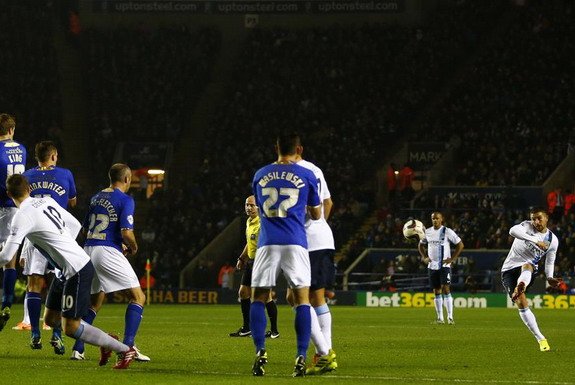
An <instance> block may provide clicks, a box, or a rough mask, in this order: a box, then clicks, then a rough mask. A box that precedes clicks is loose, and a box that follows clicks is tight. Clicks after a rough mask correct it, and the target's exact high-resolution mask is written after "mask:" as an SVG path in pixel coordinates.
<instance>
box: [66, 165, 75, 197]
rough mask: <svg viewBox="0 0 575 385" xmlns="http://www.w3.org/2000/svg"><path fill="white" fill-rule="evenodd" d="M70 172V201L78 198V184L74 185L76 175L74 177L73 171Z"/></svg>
mask: <svg viewBox="0 0 575 385" xmlns="http://www.w3.org/2000/svg"><path fill="white" fill-rule="evenodd" d="M67 171H68V185H69V187H68V192H69V193H68V199H74V198H76V183H74V175H72V171H70V170H67Z"/></svg>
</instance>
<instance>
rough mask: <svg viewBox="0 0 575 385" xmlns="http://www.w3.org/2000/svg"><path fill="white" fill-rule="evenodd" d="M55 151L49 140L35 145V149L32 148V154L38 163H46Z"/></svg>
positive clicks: (54, 145)
mask: <svg viewBox="0 0 575 385" xmlns="http://www.w3.org/2000/svg"><path fill="white" fill-rule="evenodd" d="M57 151H58V149H57V148H56V144H54V142H52V141H50V140H44V141H42V142H39V143H36V147H34V154H35V156H36V160H37V161H38V162H46V161H47V160H48V159H49V158H50V155H52V153H54V152H57Z"/></svg>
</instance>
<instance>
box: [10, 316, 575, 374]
mask: <svg viewBox="0 0 575 385" xmlns="http://www.w3.org/2000/svg"><path fill="white" fill-rule="evenodd" d="M124 309H125V307H124V306H123V305H105V306H104V308H103V309H102V311H101V312H100V315H99V316H98V318H97V319H96V325H97V326H98V327H100V328H102V329H104V330H107V331H114V332H119V333H120V334H121V332H122V330H123V322H124V321H123V314H124ZM331 310H332V314H333V320H334V324H333V335H334V338H333V340H334V349H335V350H336V352H337V354H338V363H339V369H338V371H337V372H334V373H333V374H329V375H324V376H320V377H311V376H310V377H307V378H303V379H300V378H296V379H294V378H291V377H290V375H291V371H292V365H293V359H294V355H295V335H294V331H293V313H292V311H291V310H290V309H289V308H288V307H286V306H280V307H279V317H280V332H281V337H280V338H279V339H277V340H271V341H269V340H268V342H267V348H268V355H269V359H270V362H269V364H268V365H267V366H266V376H265V377H263V378H254V377H252V376H251V373H250V369H251V365H252V360H253V357H254V348H253V344H252V341H251V339H250V338H230V337H228V333H229V332H231V331H233V330H235V329H237V327H238V326H239V325H240V319H241V316H240V309H239V305H238V306H225V305H221V306H185V305H180V306H178V305H152V306H150V307H148V308H146V310H145V317H144V320H143V322H142V325H141V328H140V333H139V335H138V339H137V343H138V346H139V347H140V349H141V350H142V352H143V353H145V354H147V355H149V356H150V357H151V358H152V361H151V362H149V363H136V362H134V363H133V364H132V365H131V366H130V368H129V369H128V370H126V371H114V370H112V369H111V365H110V364H109V365H108V366H107V367H98V364H97V361H98V355H99V352H98V349H97V348H95V347H92V346H88V347H87V349H86V355H87V357H88V358H89V360H86V361H83V362H75V361H71V360H69V352H68V351H67V352H66V355H65V356H64V357H61V356H56V355H54V354H53V351H52V349H51V347H50V346H49V344H48V340H49V336H50V332H44V334H43V337H44V345H45V346H44V349H43V350H39V351H38V350H37V351H33V350H31V349H30V348H29V346H28V342H29V333H28V332H16V331H13V330H10V328H11V327H12V326H13V325H14V324H15V323H16V322H17V321H19V320H20V317H21V314H22V305H15V306H14V308H13V318H12V319H11V320H10V322H9V324H8V325H7V327H6V329H5V330H4V331H2V332H1V333H0V372H1V373H2V383H3V384H9V383H10V384H25V383H26V384H28V383H30V384H31V383H37V382H38V380H40V381H41V382H42V383H47V384H53V385H60V384H76V385H83V384H102V385H122V384H244V383H245V384H248V383H249V384H257V383H273V384H284V383H286V384H287V383H291V384H293V383H294V382H300V381H303V382H306V383H318V384H330V385H332V384H343V383H345V384H358V383H361V384H382V383H385V384H432V383H435V384H457V383H463V384H514V383H521V384H529V383H530V384H575V376H574V375H575V369H574V361H575V360H574V359H575V338H574V337H575V332H574V327H573V325H575V312H573V311H572V310H536V311H535V314H536V316H537V319H538V321H539V325H540V326H541V330H542V332H543V333H544V334H545V335H546V337H547V339H548V340H549V343H550V345H551V349H552V351H551V352H547V353H541V352H539V349H538V344H537V342H536V341H535V339H534V338H533V337H532V335H531V334H530V333H529V332H528V331H527V329H526V327H525V326H524V325H523V323H522V322H521V320H520V319H519V316H518V314H517V311H516V310H511V309H456V312H455V316H456V322H457V324H456V325H454V326H448V325H434V324H432V323H431V321H432V320H433V319H434V312H433V309H431V308H424V309H412V308H404V309H398V308H386V309H382V308H356V307H336V306H333V307H331ZM71 342H72V341H71V339H66V347H67V348H68V349H69V348H70V347H71Z"/></svg>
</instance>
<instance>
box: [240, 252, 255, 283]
mask: <svg viewBox="0 0 575 385" xmlns="http://www.w3.org/2000/svg"><path fill="white" fill-rule="evenodd" d="M253 269H254V260H253V259H249V260H248V261H247V262H246V266H245V267H244V269H243V274H242V281H241V284H242V285H243V286H248V287H252V271H253Z"/></svg>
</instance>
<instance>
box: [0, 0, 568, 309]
mask: <svg viewBox="0 0 575 385" xmlns="http://www.w3.org/2000/svg"><path fill="white" fill-rule="evenodd" d="M2 8H3V11H2V12H1V14H0V36H1V39H0V52H1V54H0V55H1V62H2V70H1V71H0V85H1V91H0V110H1V112H7V113H10V114H13V115H14V116H15V117H16V119H17V131H16V135H15V139H16V140H18V141H21V142H23V143H24V144H25V145H26V146H27V148H28V150H29V152H30V153H32V149H33V146H34V144H35V143H36V142H38V141H40V140H46V139H50V140H53V141H55V142H56V143H57V144H58V146H59V148H60V154H61V156H60V164H61V165H62V166H64V167H68V168H70V169H71V170H72V171H73V172H74V174H75V177H76V180H77V185H78V190H79V204H78V207H77V208H76V209H75V210H74V214H75V215H77V216H78V218H80V219H81V218H82V217H83V215H84V214H85V210H86V201H87V199H88V198H89V197H90V196H91V195H92V194H93V193H94V192H96V191H97V190H98V189H100V188H103V187H105V185H106V183H107V179H106V172H107V170H108V168H109V166H110V165H111V164H112V163H113V162H117V161H123V162H127V163H128V164H129V165H130V166H131V167H132V169H133V170H134V186H133V189H132V190H131V192H132V194H133V195H134V197H135V198H136V232H137V235H138V240H139V243H140V245H141V252H140V253H139V254H138V256H137V257H136V258H135V259H134V260H133V263H134V267H135V268H136V271H137V273H138V274H139V275H140V276H143V275H144V273H145V272H144V267H145V263H146V260H147V259H150V261H151V266H152V275H153V276H154V278H155V287H156V288H162V289H170V288H172V289H175V288H182V289H184V288H185V289H201V290H205V289H216V288H218V273H219V272H220V268H221V267H222V266H223V265H225V264H226V263H229V264H234V263H235V262H234V261H235V259H236V258H237V256H238V255H239V253H240V251H241V249H242V247H243V225H244V213H243V201H244V199H245V197H246V196H247V195H249V194H250V182H251V177H252V176H253V173H254V171H255V170H256V169H258V168H259V167H261V166H262V165H264V164H265V163H267V162H271V161H273V160H274V152H273V143H274V139H275V135H276V133H277V132H278V131H280V130H293V131H297V132H299V133H301V134H302V135H303V138H304V147H305V152H304V155H305V157H306V159H308V160H310V161H313V162H315V163H316V164H317V165H319V166H320V167H321V168H322V169H323V170H324V172H325V174H326V179H327V181H328V183H329V186H330V190H331V193H332V198H333V201H334V204H335V206H334V211H333V215H332V217H331V218H330V221H329V222H330V225H331V227H332V229H333V231H334V234H335V237H336V246H337V257H336V260H337V267H338V282H337V285H336V287H334V289H335V290H336V291H339V290H342V289H343V288H344V287H343V276H344V273H346V270H347V273H348V276H347V278H346V279H347V282H348V283H349V284H348V285H346V288H348V289H359V290H400V291H413V290H415V291H417V290H426V288H425V284H423V286H422V284H421V279H420V278H421V277H422V276H425V270H426V269H425V266H424V265H422V264H421V263H420V261H419V258H418V257H417V252H416V249H415V246H414V245H413V244H409V243H407V241H405V240H404V239H403V236H402V234H401V228H402V226H403V223H404V222H405V221H406V220H407V219H408V218H417V219H420V220H422V221H423V222H424V223H425V224H426V225H427V226H429V225H430V224H431V223H430V220H429V214H430V212H431V211H432V210H441V211H443V212H444V214H445V217H446V224H447V225H448V226H450V227H452V228H453V229H454V230H455V231H456V232H457V233H458V234H459V235H460V236H461V238H462V239H463V241H464V243H465V245H466V249H465V252H464V254H463V258H461V259H460V261H459V263H458V265H457V266H456V267H455V270H456V271H455V278H454V289H455V290H456V291H474V290H478V291H482V292H493V291H495V292H500V291H501V288H500V286H499V283H498V282H499V278H498V275H499V274H498V269H499V268H500V266H501V261H502V257H504V256H505V255H506V251H507V249H508V247H509V246H510V239H509V236H508V229H509V228H510V227H511V226H512V225H513V224H515V223H518V222H520V221H522V220H525V219H527V218H528V210H529V208H530V207H532V206H544V207H547V196H548V194H549V193H550V192H551V191H553V190H554V189H555V188H557V187H561V188H562V192H563V194H565V195H564V197H565V201H566V202H568V201H569V199H573V197H574V196H573V190H574V187H575V147H574V146H575V124H574V118H575V114H574V112H575V111H574V104H573V99H574V89H575V87H574V86H575V79H574V71H573V68H574V64H575V63H574V62H573V59H572V52H573V51H574V48H575V47H574V44H575V23H574V21H575V20H574V13H573V11H574V9H573V2H571V1H567V0H563V1H561V0H551V1H542V0H541V1H532V0H515V1H504V0H482V1H479V0H476V1H471V0H467V1H465V0H444V1H442V0H434V1H417V0H388V1H287V0H286V1H283V0H279V1H216V0H214V1H200V0H197V1H196V0H174V1H168V0H156V1H147V0H141V1H135V0H90V1H88V0H86V1H74V0H67V1H56V0H54V1H44V0H38V1H32V0H19V1H16V0H4V1H3V7H2ZM33 164H34V160H33V156H32V155H31V156H29V165H28V166H32V165H33ZM150 169H158V170H163V171H165V174H163V175H152V174H149V173H148V171H149V170H150ZM394 171H397V174H396V173H395V172H394ZM569 194H571V195H569ZM570 202H573V201H572V200H571V201H570ZM549 227H550V228H551V230H552V231H553V232H554V233H555V234H556V235H557V236H558V237H559V239H560V249H559V253H558V256H557V266H556V276H560V277H562V278H563V279H564V281H565V284H566V287H563V288H562V290H563V291H564V292H565V293H567V292H568V291H570V290H571V287H573V286H574V285H575V281H574V279H575V278H574V275H575V269H574V262H575V207H574V208H571V209H570V210H569V207H565V211H564V212H563V213H560V214H558V215H553V217H552V219H551V220H550V224H549ZM366 250H367V251H366ZM362 253H363V254H362ZM359 256H361V258H362V259H361V261H360V262H359V263H358V264H357V266H354V267H353V268H352V269H350V266H352V264H353V263H354V261H356V260H357V258H358V257H359ZM233 278H235V280H234V279H232V281H231V283H230V286H231V288H230V289H229V290H228V289H226V288H224V289H222V292H224V293H228V294H229V295H228V296H229V297H231V298H233V297H234V296H235V294H233V293H234V292H235V287H237V286H238V285H239V279H238V278H239V276H238V275H237V274H236V275H235V276H234V277H233ZM538 290H539V291H544V290H545V288H544V285H543V282H542V281H541V280H540V281H538Z"/></svg>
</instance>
